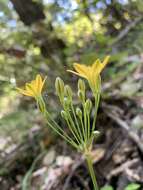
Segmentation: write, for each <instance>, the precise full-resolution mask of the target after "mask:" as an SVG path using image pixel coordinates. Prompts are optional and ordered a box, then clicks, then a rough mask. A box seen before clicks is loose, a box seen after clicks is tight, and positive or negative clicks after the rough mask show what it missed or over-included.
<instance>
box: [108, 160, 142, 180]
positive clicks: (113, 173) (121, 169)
mask: <svg viewBox="0 0 143 190" xmlns="http://www.w3.org/2000/svg"><path fill="white" fill-rule="evenodd" d="M138 161H139V159H138V158H134V159H133V160H129V161H127V162H125V163H123V164H122V165H120V166H119V167H117V168H115V169H114V170H112V171H111V173H110V174H109V175H108V176H107V178H108V179H111V177H113V176H117V175H118V174H120V173H122V172H124V171H125V170H126V169H128V168H129V167H131V166H132V165H134V164H135V163H137V162H138Z"/></svg>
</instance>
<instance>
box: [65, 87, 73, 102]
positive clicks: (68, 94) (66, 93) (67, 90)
mask: <svg viewBox="0 0 143 190" xmlns="http://www.w3.org/2000/svg"><path fill="white" fill-rule="evenodd" d="M64 94H65V96H67V97H68V98H69V99H70V100H72V95H73V93H72V89H71V87H70V86H69V85H65V87H64Z"/></svg>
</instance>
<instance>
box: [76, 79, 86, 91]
mask: <svg viewBox="0 0 143 190" xmlns="http://www.w3.org/2000/svg"><path fill="white" fill-rule="evenodd" d="M78 90H81V91H83V92H84V93H85V83H84V81H83V80H82V79H79V80H78Z"/></svg>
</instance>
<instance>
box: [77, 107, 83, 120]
mask: <svg viewBox="0 0 143 190" xmlns="http://www.w3.org/2000/svg"><path fill="white" fill-rule="evenodd" d="M76 115H77V116H78V117H79V118H80V119H81V118H82V111H81V109H80V108H76Z"/></svg>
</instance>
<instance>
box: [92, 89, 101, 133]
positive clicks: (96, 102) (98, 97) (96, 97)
mask: <svg viewBox="0 0 143 190" xmlns="http://www.w3.org/2000/svg"><path fill="white" fill-rule="evenodd" d="M99 102H100V93H97V94H96V95H95V116H94V120H93V125H92V133H93V132H94V130H95V123H96V118H97V112H98V107H99Z"/></svg>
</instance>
